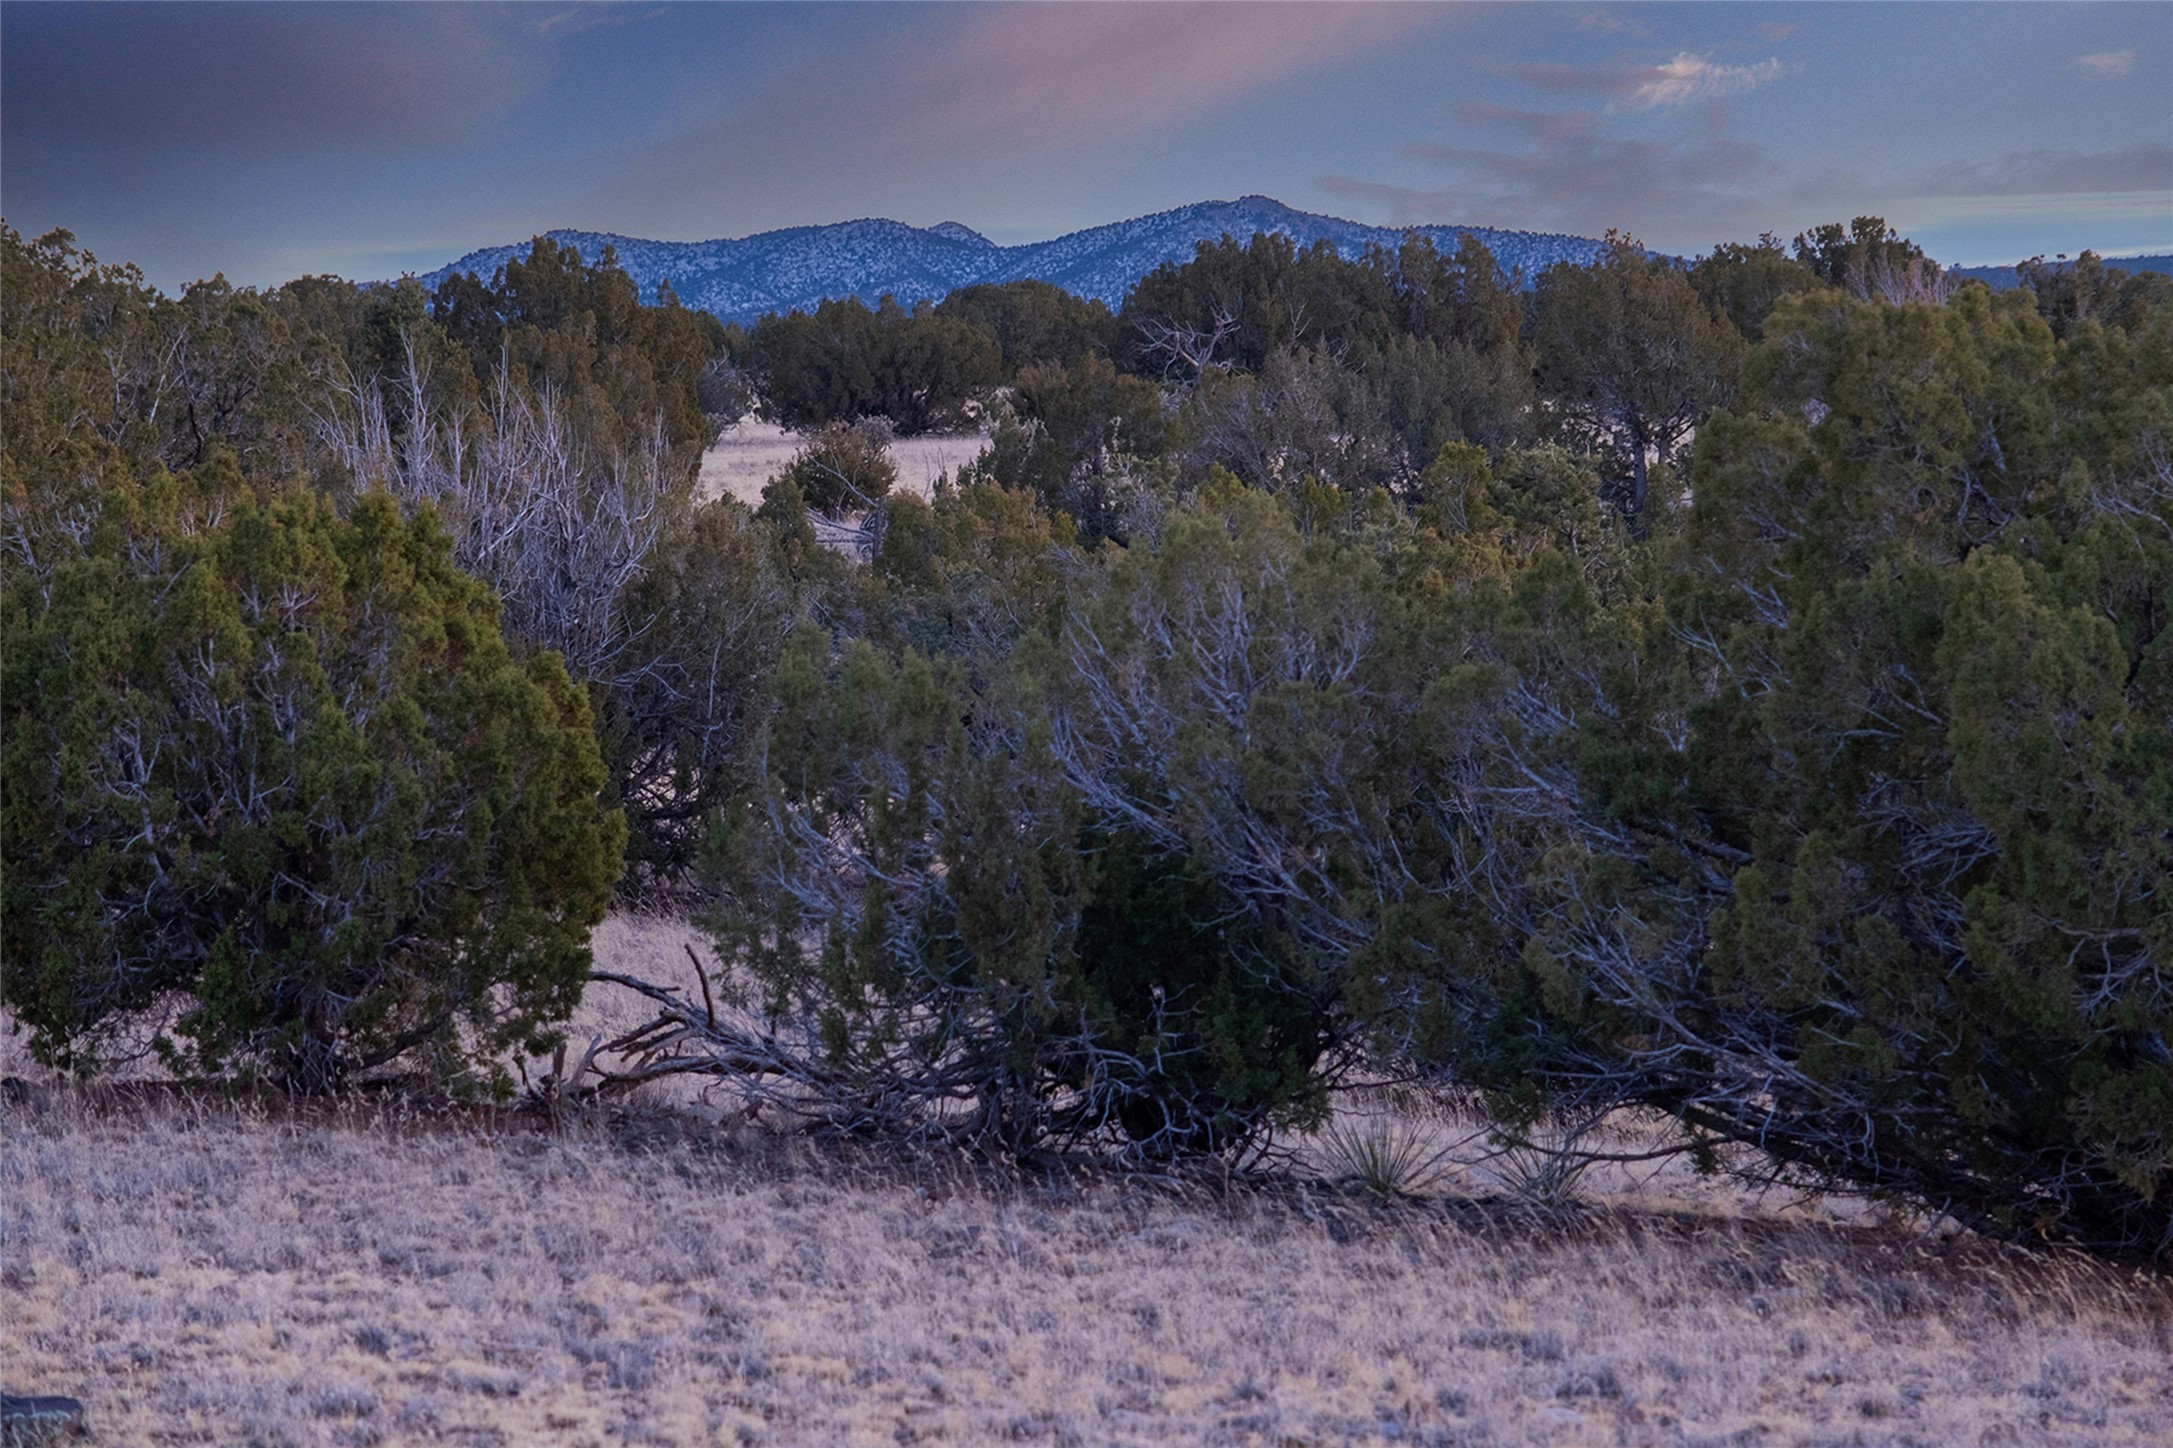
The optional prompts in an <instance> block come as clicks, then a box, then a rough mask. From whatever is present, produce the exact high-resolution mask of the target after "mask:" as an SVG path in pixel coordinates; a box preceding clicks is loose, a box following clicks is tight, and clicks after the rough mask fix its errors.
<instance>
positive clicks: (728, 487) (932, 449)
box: [697, 417, 988, 508]
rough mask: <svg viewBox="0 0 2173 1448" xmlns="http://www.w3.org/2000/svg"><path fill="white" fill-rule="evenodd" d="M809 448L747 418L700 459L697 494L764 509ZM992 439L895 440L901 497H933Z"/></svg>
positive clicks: (775, 428)
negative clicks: (796, 457) (945, 477)
mask: <svg viewBox="0 0 2173 1448" xmlns="http://www.w3.org/2000/svg"><path fill="white" fill-rule="evenodd" d="M805 443H806V439H805V438H803V437H801V436H800V435H799V434H798V433H794V432H788V431H786V430H785V429H784V428H781V427H779V426H778V425H777V424H776V423H773V422H763V421H762V420H761V419H759V418H752V417H750V418H748V419H747V420H746V421H744V422H739V423H735V424H733V425H732V426H731V427H730V428H728V429H726V430H725V434H724V436H723V437H721V438H719V439H718V441H717V445H716V446H715V447H712V448H711V449H710V450H709V451H708V452H706V453H704V454H703V455H702V475H701V481H700V483H699V484H698V489H697V490H698V491H699V493H700V495H701V496H702V497H703V498H704V499H709V498H718V497H725V496H730V497H734V498H737V499H739V500H740V501H741V502H743V503H745V504H746V505H747V506H748V507H750V508H758V507H760V506H761V505H762V490H763V489H764V488H765V487H767V486H769V484H770V482H771V480H772V479H774V478H775V477H776V476H777V475H778V474H779V473H781V472H783V471H784V470H785V465H786V464H787V463H789V462H791V461H792V456H793V454H794V453H796V452H798V451H799V450H800V449H801V447H802V446H804V445H805ZM986 446H988V435H987V434H986V433H980V432H962V433H942V434H932V433H924V434H920V435H918V436H914V437H901V438H896V439H893V440H892V442H891V444H890V460H891V461H892V462H894V463H896V464H897V465H898V483H897V486H898V488H899V489H900V490H901V491H904V492H909V493H915V494H918V495H919V496H921V497H923V498H925V497H928V496H929V495H930V494H931V493H933V492H934V491H935V486H936V478H937V477H938V476H939V475H941V474H944V473H948V474H950V475H951V476H952V477H954V478H955V477H957V476H958V470H959V469H960V468H962V467H964V466H965V465H966V464H967V463H970V462H972V461H973V460H974V459H975V458H976V457H978V456H980V453H981V449H982V448H984V447H986Z"/></svg>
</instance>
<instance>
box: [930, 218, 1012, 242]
mask: <svg viewBox="0 0 2173 1448" xmlns="http://www.w3.org/2000/svg"><path fill="white" fill-rule="evenodd" d="M928 229H929V231H931V232H933V233H934V234H935V235H937V236H940V237H943V238H944V239H945V240H947V241H963V242H965V243H966V244H967V245H969V246H994V245H995V244H996V243H995V242H993V241H990V240H989V239H988V238H987V237H985V236H983V235H981V233H980V232H978V231H975V230H974V229H973V228H972V227H970V226H968V225H966V223H965V222H963V221H939V222H937V223H936V224H935V225H934V226H931V227H929V228H928Z"/></svg>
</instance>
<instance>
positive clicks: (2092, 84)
mask: <svg viewBox="0 0 2173 1448" xmlns="http://www.w3.org/2000/svg"><path fill="white" fill-rule="evenodd" d="M2169 97H2173V5H2168V4H2164V3H2156V4H2102V5H2100V4H2060V5H2030V4H1999V5H1965V4H1952V5H1948V4H1936V5H1873V4H1812V5H1792V4H1760V5H1749V4H1729V5H1697V4H1667V5H1593V4H1544V3H1534V4H1469V5H1418V4H1402V5H1388V6H1375V5H1362V4H1308V5H1250V4H1238V3H1223V4H1208V5H1179V4H1167V5H1159V4H1084V5H1079V4H1035V5H1021V6H1013V5H997V4H974V5H920V4H886V5H805V4H802V5H762V4H743V5H699V4H655V3H650V0H634V3H626V4H566V3H537V4H506V5H431V4H396V5H348V4H295V5H288V4H276V3H275V4H246V5H227V4H188V5H182V4H161V5H131V4H107V3H101V4H88V5H81V4H58V3H42V0H7V3H6V4H5V5H4V6H0V216H4V217H5V218H6V220H7V222H8V224H9V225H11V226H13V227H15V228H16V229H17V230H18V231H20V232H22V233H23V234H24V235H37V234H40V233H42V232H44V231H47V230H49V229H51V228H54V227H66V228H68V229H69V230H71V231H73V232H74V233H75V234H76V237H77V239H78V242H79V243H80V244H81V245H83V246H84V247H86V248H88V249H90V250H91V251H93V252H94V253H96V254H97V255H98V257H99V258H100V259H101V260H105V261H133V262H135V263H137V264H139V265H140V266H142V268H143V269H144V272H145V274H146V275H147V276H148V277H149V278H150V280H151V281H153V282H154V283H156V284H158V285H159V286H161V287H163V288H165V289H167V290H169V291H171V290H177V289H178V288H179V287H181V286H182V285H184V284H186V283H187V282H189V281H191V280H194V279H196V278H199V277H205V276H209V275H211V274H213V273H215V272H224V273H225V275H226V276H227V277H228V279H229V280H231V281H234V282H236V283H238V284H246V285H259V286H268V285H274V284H277V283H279V282H282V281H285V280H288V279H290V278H292V277H295V276H299V275H304V274H309V273H322V272H333V273H338V274H340V275H343V276H348V277H353V278H357V279H375V278H381V277H388V276H395V275H398V274H399V273H401V272H403V271H424V270H428V269H430V268H433V267H435V266H438V265H440V264H442V263H444V262H447V261H450V260H452V259H453V258H455V257H457V256H459V255H460V254H462V253H464V252H466V251H469V250H471V249H474V248H476V247H480V246H487V245H495V244H500V243H505V242H512V241H519V240H522V239H525V238H526V237H528V236H530V235H533V234H535V233H536V232H540V231H544V230H548V229H551V228H554V227H572V228H578V229H582V230H591V231H608V232H616V233H619V234H622V235H627V236H639V237H647V238H654V239H665V240H683V241H684V240H705V239H709V238H714V237H727V236H731V237H736V236H744V235H747V234H749V233H752V232H757V231H765V230H769V229H772V228H776V227H784V226H800V225H808V224H813V223H820V222H831V221H843V220H849V219H852V218H854V217H861V216H888V217H894V218H896V219H898V220H900V221H905V222H910V223H913V224H916V225H933V224H934V223H936V222H939V221H946V220H955V221H961V222H964V223H965V224H967V225H969V226H971V227H974V228H975V229H976V230H979V231H981V232H982V233H984V234H985V235H987V236H989V237H990V238H991V239H993V240H996V241H999V242H1005V243H1012V242H1021V241H1033V240H1041V239H1044V238H1047V237H1051V236H1055V235H1059V234H1061V233H1063V232H1066V231H1071V230H1076V229H1078V228H1081V227H1085V226H1094V225H1099V224H1101V223H1104V222H1109V221H1116V220H1121V219H1123V218H1126V217H1130V216H1137V215H1141V214H1144V213H1147V212H1152V211H1158V210H1163V209H1166V208H1169V207H1174V206H1181V205H1184V204H1186V203H1189V202H1193V201H1201V200H1207V199H1211V198H1230V197H1236V196H1241V195H1247V194H1254V193H1258V194H1264V195H1268V196H1273V197H1275V198H1276V199H1278V200H1280V201H1283V202H1286V203H1288V204H1290V205H1292V206H1296V207H1299V208H1301V209H1303V210H1309V211H1324V212H1329V213H1332V214H1335V215H1339V216H1346V217H1349V218H1351V219H1353V220H1358V221H1366V222H1373V223H1376V224H1383V225H1406V224H1418V223H1441V222H1445V223H1466V224H1471V225H1481V226H1497V227H1508V228H1517V229H1523V230H1533V231H1568V232H1575V233H1579V234H1583V235H1599V234H1600V233H1602V232H1603V231H1605V230H1606V229H1608V228H1610V227H1613V228H1619V229H1621V230H1623V231H1626V232H1628V233H1630V234H1632V235H1634V236H1636V237H1637V238H1638V239H1639V240H1641V241H1643V242H1644V243H1645V244H1646V245H1648V246H1652V247H1656V248H1660V249H1663V250H1667V251H1672V252H1678V253H1682V254H1685V255H1690V254H1696V253H1699V252H1703V251H1706V250H1710V249H1711V247H1712V246H1713V245H1715V244H1716V243H1719V242H1723V241H1747V240H1751V239H1754V238H1755V237H1757V236H1758V235H1759V234H1760V233H1761V232H1766V231H1771V232H1775V233H1777V234H1779V235H1781V236H1783V237H1788V236H1793V235H1794V234H1795V233H1796V232H1798V231H1800V230H1803V229H1805V228H1807V227H1809V226H1813V225H1817V224H1819V223H1821V222H1826V221H1838V220H1846V219H1848V218H1850V217H1853V216H1857V215H1863V214H1875V215H1881V216H1884V217H1885V218H1886V219H1887V221H1888V222H1889V223H1890V224H1892V225H1894V226H1896V227H1898V228H1900V229H1901V230H1902V231H1903V232H1904V233H1906V234H1908V235H1909V236H1911V237H1912V238H1914V239H1915V240H1917V241H1918V242H1919V243H1920V244H1922V245H1923V246H1924V247H1925V248H1926V249H1927V250H1928V251H1929V252H1930V253H1931V254H1932V255H1933V256H1935V257H1937V258H1939V259H1940V260H1942V261H1946V262H1950V263H1956V264H1962V265H1971V264H1991V263H2008V262H2013V261H2016V260H2019V259H2021V258H2024V257H2028V256H2032V255H2039V254H2044V255H2051V254H2055V253H2059V252H2067V253H2069V254H2073V253H2075V252H2079V251H2080V250H2082V249H2083V248H2085V247H2090V248H2093V249H2095V250H2097V251H2099V252H2101V253H2104V254H2107V255H2111V254H2116V253H2122V252H2127V253H2133V252H2140V251H2161V252H2162V251H2173V99H2169Z"/></svg>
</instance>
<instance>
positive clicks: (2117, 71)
mask: <svg viewBox="0 0 2173 1448" xmlns="http://www.w3.org/2000/svg"><path fill="white" fill-rule="evenodd" d="M2068 66H2069V68H2071V69H2074V70H2088V71H2095V72H2096V73H2097V74H2099V75H2103V76H2122V75H2127V74H2129V73H2130V72H2132V71H2133V70H2134V69H2135V52H2134V51H2132V50H2099V51H2093V52H2092V53H2091V54H2089V55H2078V56H2076V57H2075V58H2074V59H2073V60H2071V61H2069V62H2068Z"/></svg>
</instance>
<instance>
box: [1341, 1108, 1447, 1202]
mask: <svg viewBox="0 0 2173 1448" xmlns="http://www.w3.org/2000/svg"><path fill="white" fill-rule="evenodd" d="M1318 1140H1319V1143H1320V1146H1321V1150H1322V1152H1323V1153H1324V1154H1325V1155H1326V1157H1327V1159H1328V1163H1329V1165H1330V1166H1331V1167H1333V1168H1336V1171H1335V1175H1334V1178H1333V1179H1334V1181H1335V1182H1336V1183H1337V1184H1338V1185H1341V1186H1349V1187H1355V1188H1357V1189H1359V1190H1361V1191H1366V1192H1370V1193H1372V1194H1373V1195H1374V1196H1377V1197H1380V1198H1383V1199H1384V1200H1386V1199H1391V1198H1396V1197H1412V1196H1417V1195H1418V1194H1419V1193H1421V1192H1423V1191H1426V1190H1427V1189H1428V1188H1430V1187H1433V1186H1436V1185H1438V1184H1439V1183H1440V1181H1441V1177H1442V1169H1443V1158H1444V1157H1445V1156H1446V1155H1447V1152H1446V1149H1445V1148H1438V1147H1436V1146H1435V1145H1434V1138H1433V1133H1431V1132H1429V1131H1428V1130H1426V1128H1425V1127H1424V1126H1423V1125H1421V1124H1420V1123H1418V1122H1415V1121H1412V1120H1409V1119H1408V1118H1405V1117H1394V1116H1390V1117H1381V1116H1376V1117H1365V1118H1361V1119H1359V1120H1357V1121H1330V1122H1329V1123H1328V1125H1327V1126H1326V1128H1324V1129H1323V1130H1322V1131H1321V1133H1320V1136H1319V1138H1318Z"/></svg>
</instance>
